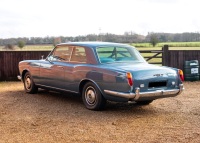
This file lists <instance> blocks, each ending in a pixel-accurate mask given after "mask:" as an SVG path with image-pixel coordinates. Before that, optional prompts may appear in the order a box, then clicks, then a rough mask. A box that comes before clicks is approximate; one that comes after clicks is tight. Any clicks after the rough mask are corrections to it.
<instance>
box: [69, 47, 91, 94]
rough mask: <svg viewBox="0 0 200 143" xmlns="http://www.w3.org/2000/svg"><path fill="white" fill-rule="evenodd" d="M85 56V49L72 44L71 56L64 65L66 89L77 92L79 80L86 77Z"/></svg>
mask: <svg viewBox="0 0 200 143" xmlns="http://www.w3.org/2000/svg"><path fill="white" fill-rule="evenodd" d="M86 64H87V58H86V50H85V48H84V47H81V46H74V47H73V51H72V55H71V58H70V60H69V63H67V66H66V67H65V81H66V82H67V84H66V86H65V89H66V90H68V91H73V92H78V90H79V83H80V81H81V80H82V79H83V78H85V77H86V74H87V70H86V68H85V67H86Z"/></svg>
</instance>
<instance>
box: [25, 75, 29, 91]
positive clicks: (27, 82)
mask: <svg viewBox="0 0 200 143" xmlns="http://www.w3.org/2000/svg"><path fill="white" fill-rule="evenodd" d="M24 84H25V86H26V89H28V90H30V88H31V78H30V77H29V76H27V77H26V78H25V81H24Z"/></svg>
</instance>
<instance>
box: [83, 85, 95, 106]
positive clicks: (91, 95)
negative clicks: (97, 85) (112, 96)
mask: <svg viewBox="0 0 200 143" xmlns="http://www.w3.org/2000/svg"><path fill="white" fill-rule="evenodd" d="M96 99H97V95H96V90H95V89H94V87H92V86H89V87H87V89H86V90H85V101H86V102H87V104H89V105H95V103H96Z"/></svg>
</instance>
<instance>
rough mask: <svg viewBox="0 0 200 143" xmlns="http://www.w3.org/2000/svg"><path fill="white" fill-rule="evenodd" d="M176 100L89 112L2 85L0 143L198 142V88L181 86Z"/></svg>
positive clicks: (67, 98) (65, 98) (64, 99)
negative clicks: (182, 87) (181, 92)
mask: <svg viewBox="0 0 200 143" xmlns="http://www.w3.org/2000/svg"><path fill="white" fill-rule="evenodd" d="M184 85H185V88H186V89H185V91H184V93H183V94H182V95H179V96H177V97H175V98H168V99H160V100H156V101H154V102H153V103H152V104H150V105H148V106H139V105H136V104H134V103H129V104H128V103H112V102H109V103H108V104H107V107H106V110H104V111H100V112H99V111H96V112H95V111H90V110H87V109H85V108H84V105H83V103H82V101H81V98H79V97H78V96H76V95H70V94H68V95H64V94H60V93H55V92H47V91H44V90H40V91H39V93H38V94H35V95H30V94H26V93H25V92H24V91H23V85H22V83H21V82H0V143H7V142H8V143H12V142H13V143H23V142H25V143H31V142H33V143H56V142H59V143H60V142H64V143H67V142H75V143H76V142H78V143H79V142H80V143H83V142H86V143H99V142H102V143H107V142H113V143H117V142H119V143H129V142H130V143H131V142H152V143H157V142H170V143H171V142H187V143H188V142H191V143H195V142H196V143H197V142H198V143H199V142H200V82H185V83H184Z"/></svg>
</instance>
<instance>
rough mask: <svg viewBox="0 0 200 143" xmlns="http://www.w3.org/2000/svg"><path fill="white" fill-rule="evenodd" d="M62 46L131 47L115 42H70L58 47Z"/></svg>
mask: <svg viewBox="0 0 200 143" xmlns="http://www.w3.org/2000/svg"><path fill="white" fill-rule="evenodd" d="M61 45H75V46H84V47H91V48H96V47H101V46H122V47H130V45H127V44H121V43H113V42H101V41H92V42H68V43H61V44H58V46H61Z"/></svg>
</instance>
